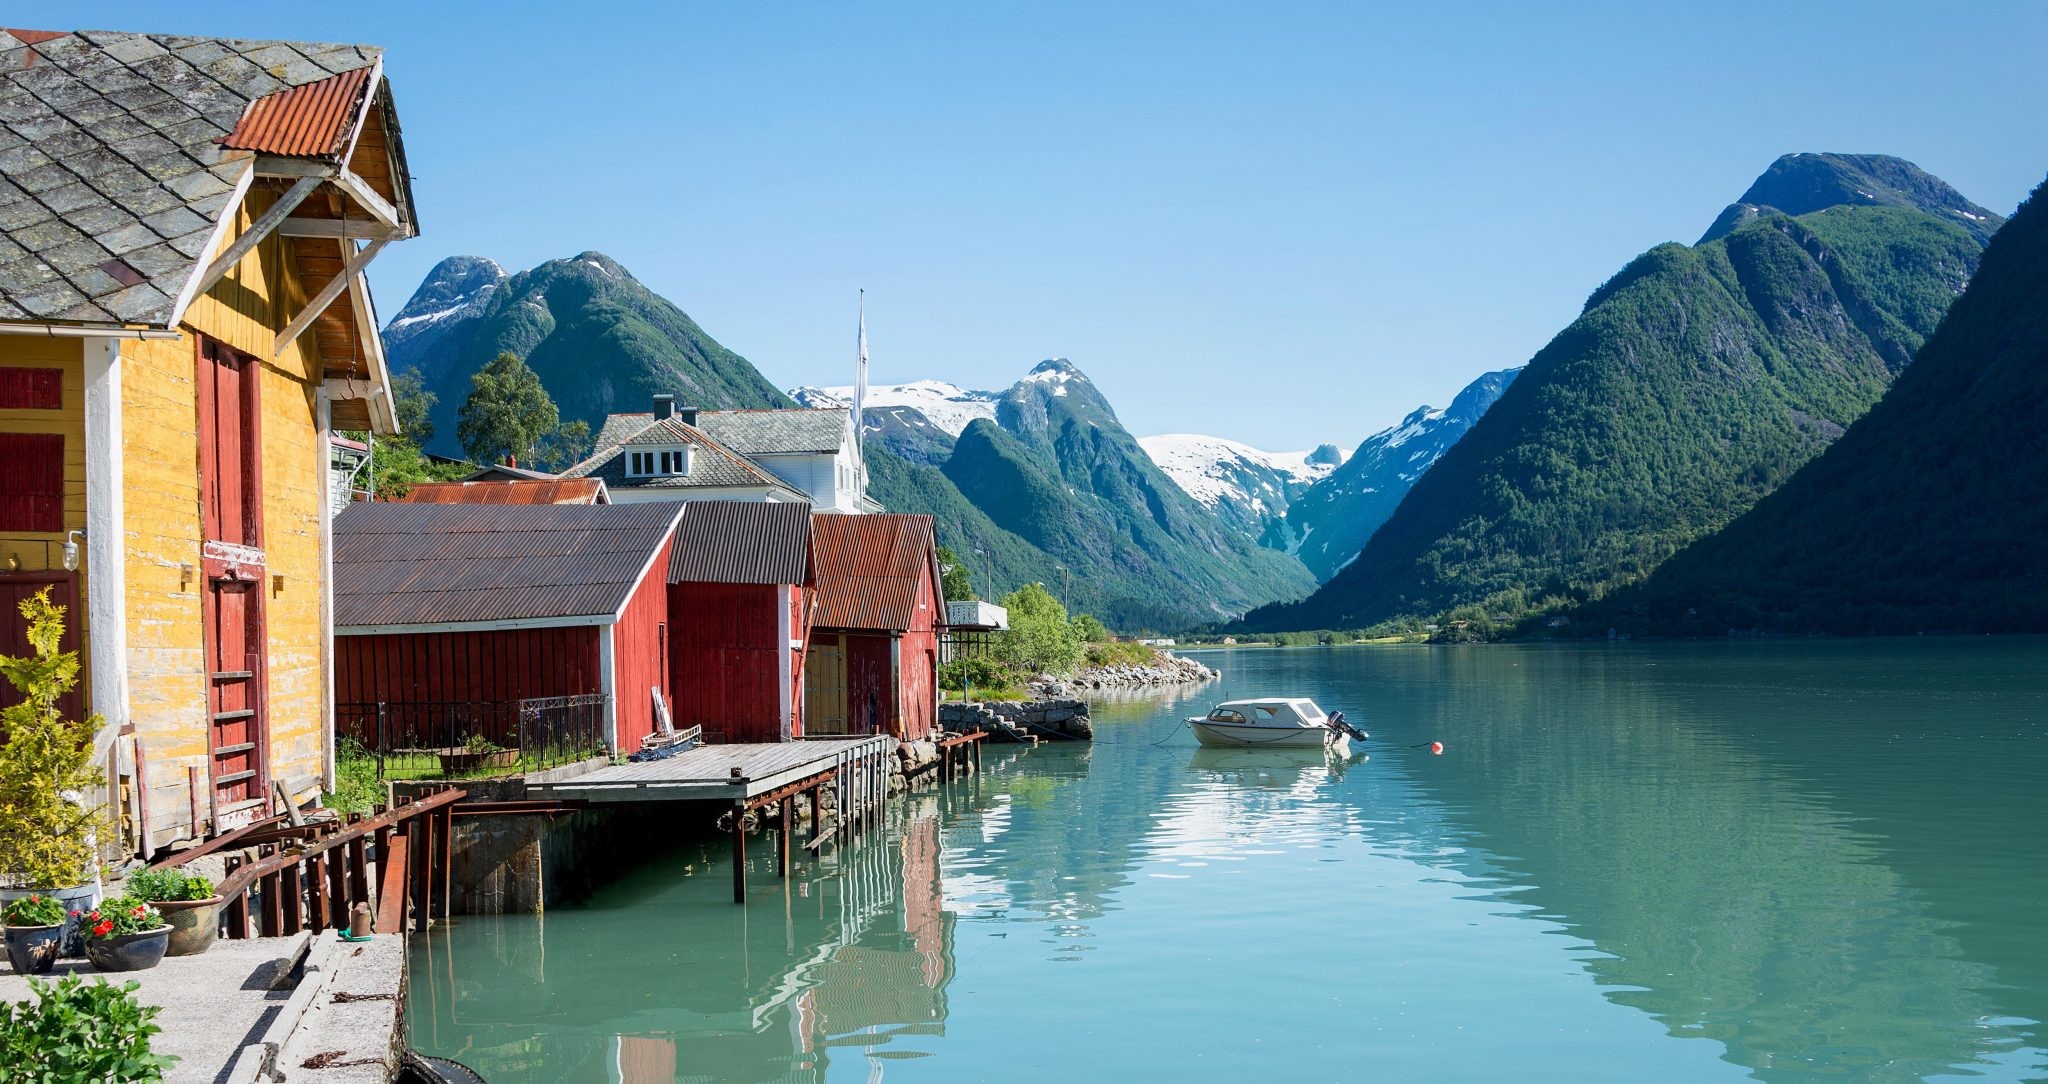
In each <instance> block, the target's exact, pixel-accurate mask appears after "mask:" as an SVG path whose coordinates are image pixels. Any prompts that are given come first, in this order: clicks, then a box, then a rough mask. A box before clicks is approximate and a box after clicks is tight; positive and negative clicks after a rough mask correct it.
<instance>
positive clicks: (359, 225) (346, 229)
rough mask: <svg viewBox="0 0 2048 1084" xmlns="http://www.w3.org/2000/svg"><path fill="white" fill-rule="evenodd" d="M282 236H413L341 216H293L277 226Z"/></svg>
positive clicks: (357, 238) (391, 238)
mask: <svg viewBox="0 0 2048 1084" xmlns="http://www.w3.org/2000/svg"><path fill="white" fill-rule="evenodd" d="M277 234H278V236H280V237H320V238H327V239H331V240H352V241H403V240H405V239H406V238H407V237H410V236H412V235H411V234H409V233H407V232H406V231H404V230H395V229H392V228H391V227H389V226H386V225H383V224H381V223H377V222H365V221H363V220H361V219H355V220H351V221H343V220H342V219H339V218H300V217H298V216H296V215H295V216H293V217H291V218H287V219H285V220H284V223H283V224H282V225H280V226H278V227H277Z"/></svg>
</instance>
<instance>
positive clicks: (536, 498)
mask: <svg viewBox="0 0 2048 1084" xmlns="http://www.w3.org/2000/svg"><path fill="white" fill-rule="evenodd" d="M395 499H396V500H397V501H398V502H399V503H401V504H608V503H610V500H609V498H607V497H606V495H605V491H604V480H603V479H602V478H557V479H552V480H549V481H545V482H542V481H535V480H532V479H521V480H519V481H483V482H415V483H413V487H412V488H411V489H409V490H407V491H406V494H405V496H403V497H398V498H395Z"/></svg>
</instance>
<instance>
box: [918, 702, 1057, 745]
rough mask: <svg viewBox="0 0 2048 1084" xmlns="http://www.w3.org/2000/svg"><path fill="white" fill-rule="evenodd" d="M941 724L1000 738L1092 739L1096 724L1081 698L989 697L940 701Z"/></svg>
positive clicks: (958, 730) (945, 726)
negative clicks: (976, 699)
mask: <svg viewBox="0 0 2048 1084" xmlns="http://www.w3.org/2000/svg"><path fill="white" fill-rule="evenodd" d="M939 726H940V727H941V728H942V729H945V730H949V731H953V732H955V733H961V732H965V731H969V730H979V731H982V732H983V733H985V734H987V735H988V736H989V737H991V738H993V739H995V740H997V741H1016V742H1021V741H1027V740H1029V739H1031V738H1043V739H1051V740H1054V741H1061V740H1065V741H1092V740H1094V738H1095V725H1094V724H1093V723H1092V722H1090V721H1089V718H1088V705H1086V704H1084V703H1082V702H1081V701H1079V700H1062V699H1045V700H985V701H978V702H969V703H965V704H962V703H958V702H954V703H948V704H941V705H939Z"/></svg>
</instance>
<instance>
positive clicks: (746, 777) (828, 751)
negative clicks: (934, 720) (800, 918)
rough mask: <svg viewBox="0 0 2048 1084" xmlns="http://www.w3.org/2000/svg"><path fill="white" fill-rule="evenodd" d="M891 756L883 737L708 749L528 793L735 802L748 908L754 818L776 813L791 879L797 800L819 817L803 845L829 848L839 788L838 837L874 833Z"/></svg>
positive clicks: (781, 869) (781, 865)
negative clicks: (827, 794)
mask: <svg viewBox="0 0 2048 1084" xmlns="http://www.w3.org/2000/svg"><path fill="white" fill-rule="evenodd" d="M890 749H891V742H890V739H888V738H886V737H880V736H865V737H848V738H814V739H807V740H804V741H791V742H776V743H773V744H764V743H742V744H734V745H703V746H698V747H697V748H694V749H689V750H686V751H684V752H681V753H677V754H676V755H674V756H672V757H669V758H668V759H666V760H650V761H645V762H642V763H638V764H630V763H629V764H614V765H612V766H611V767H609V768H599V769H598V770H596V771H594V772H589V773H586V774H584V775H578V776H573V777H571V778H568V779H557V780H552V781H550V782H546V783H528V784H527V786H526V792H527V794H528V795H529V796H532V797H536V798H556V799H576V800H581V801H585V802H591V803H599V802H702V801H714V802H715V801H723V802H727V803H730V805H731V812H730V814H729V816H730V820H731V825H730V828H729V830H730V831H731V833H732V851H733V866H732V869H733V880H732V898H733V902H734V903H745V902H746V901H747V874H746V871H747V861H746V856H747V822H748V820H749V814H752V813H754V811H756V810H766V809H771V808H772V809H773V810H774V813H773V814H772V815H771V816H770V817H769V818H768V823H770V824H773V825H774V826H775V828H776V862H775V866H776V872H777V873H778V874H780V875H781V876H785V877H786V876H788V875H789V868H790V852H791V850H792V849H793V845H794V838H793V837H794V836H795V811H796V801H797V798H798V797H799V796H803V797H804V798H805V801H806V803H807V806H808V810H809V812H810V815H811V839H810V841H809V842H808V843H806V844H803V846H806V847H809V846H815V845H817V844H818V843H819V842H820V841H821V838H822V833H823V830H824V823H825V812H824V802H823V795H824V791H825V788H827V787H830V788H831V789H832V798H833V802H832V810H833V813H832V820H833V831H834V832H835V833H837V834H841V835H844V834H850V833H855V832H859V831H861V830H863V829H865V828H868V827H871V826H872V825H874V824H875V823H876V822H877V821H878V820H879V819H880V817H881V813H882V808H883V803H884V802H886V801H887V799H888V797H889V765H888V761H889V760H891V759H893V758H892V757H891V755H890ZM756 815H757V816H758V814H756Z"/></svg>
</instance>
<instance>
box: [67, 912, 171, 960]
mask: <svg viewBox="0 0 2048 1084" xmlns="http://www.w3.org/2000/svg"><path fill="white" fill-rule="evenodd" d="M79 924H80V926H81V928H82V929H83V932H84V934H85V958H86V959H88V960H91V961H92V966H94V967H95V968H98V969H99V970H101V971H147V970H149V969H150V968H152V967H155V966H156V965H157V963H158V962H159V961H161V960H162V959H163V958H164V950H165V949H167V948H169V947H170V944H171V927H170V924H169V923H167V922H165V921H164V916H163V913H162V912H160V911H158V910H157V909H156V908H155V907H152V906H150V905H149V903H148V902H147V901H144V900H138V899H136V898H135V897H133V896H113V897H110V898H108V899H106V900H103V901H101V903H100V905H99V906H98V907H95V908H93V909H92V910H91V911H88V912H86V913H85V914H83V915H81V916H79Z"/></svg>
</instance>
